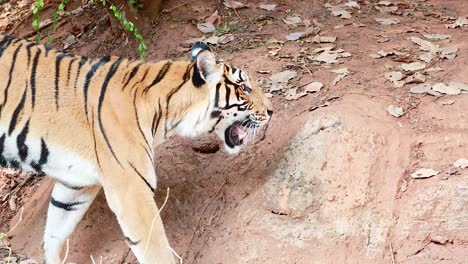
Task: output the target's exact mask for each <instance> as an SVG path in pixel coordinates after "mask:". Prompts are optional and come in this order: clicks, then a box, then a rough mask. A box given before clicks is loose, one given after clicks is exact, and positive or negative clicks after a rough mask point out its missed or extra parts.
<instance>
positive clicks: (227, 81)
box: [224, 75, 240, 87]
mask: <svg viewBox="0 0 468 264" xmlns="http://www.w3.org/2000/svg"><path fill="white" fill-rule="evenodd" d="M224 82H225V83H226V84H229V85H233V86H234V87H240V85H239V84H238V83H233V82H232V81H231V80H229V77H227V76H226V75H224Z"/></svg>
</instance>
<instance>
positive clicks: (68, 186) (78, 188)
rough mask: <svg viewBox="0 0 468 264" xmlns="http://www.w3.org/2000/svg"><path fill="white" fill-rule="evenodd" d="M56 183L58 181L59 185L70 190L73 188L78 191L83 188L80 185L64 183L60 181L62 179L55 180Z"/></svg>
mask: <svg viewBox="0 0 468 264" xmlns="http://www.w3.org/2000/svg"><path fill="white" fill-rule="evenodd" d="M56 182H57V183H59V184H60V185H62V186H64V187H66V188H68V189H72V190H75V191H79V190H81V189H83V187H80V186H72V185H70V184H68V183H65V182H62V181H56Z"/></svg>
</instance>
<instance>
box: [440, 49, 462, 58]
mask: <svg viewBox="0 0 468 264" xmlns="http://www.w3.org/2000/svg"><path fill="white" fill-rule="evenodd" d="M457 52H458V48H457V47H445V48H442V50H441V52H440V56H439V57H440V58H442V59H449V60H453V59H455V57H456V56H457Z"/></svg>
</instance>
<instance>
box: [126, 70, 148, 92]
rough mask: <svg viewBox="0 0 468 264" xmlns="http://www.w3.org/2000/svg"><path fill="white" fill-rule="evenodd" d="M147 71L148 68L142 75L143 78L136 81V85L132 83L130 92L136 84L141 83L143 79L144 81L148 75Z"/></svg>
mask: <svg viewBox="0 0 468 264" xmlns="http://www.w3.org/2000/svg"><path fill="white" fill-rule="evenodd" d="M149 70H150V68H149V67H148V68H147V69H146V70H145V73H144V74H143V77H142V78H141V80H140V81H138V82H136V83H134V84H133V85H132V88H130V92H132V91H133V88H135V86H137V84H139V83H141V82H142V81H143V80H144V79H146V76H147V75H148V72H149Z"/></svg>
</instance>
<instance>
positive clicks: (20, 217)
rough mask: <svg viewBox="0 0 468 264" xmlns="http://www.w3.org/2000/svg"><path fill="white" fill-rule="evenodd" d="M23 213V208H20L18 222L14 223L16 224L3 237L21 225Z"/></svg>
mask: <svg viewBox="0 0 468 264" xmlns="http://www.w3.org/2000/svg"><path fill="white" fill-rule="evenodd" d="M23 212H24V207H21V213H20V216H19V219H18V222H16V224H15V225H14V226H13V227H12V228H11V229H10V230H9V231H8V232H6V233H5V236H8V234H9V233H11V232H13V230H15V228H16V227H17V226H18V225H19V224H20V223H21V221H22V220H23Z"/></svg>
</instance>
